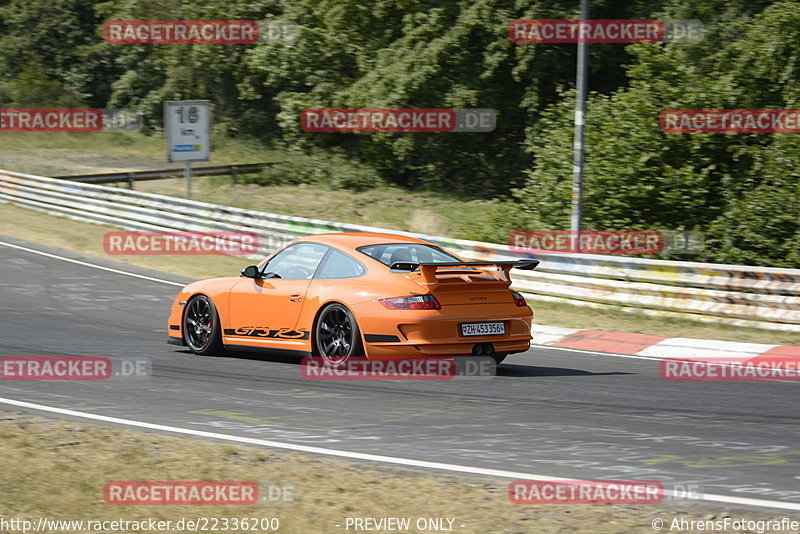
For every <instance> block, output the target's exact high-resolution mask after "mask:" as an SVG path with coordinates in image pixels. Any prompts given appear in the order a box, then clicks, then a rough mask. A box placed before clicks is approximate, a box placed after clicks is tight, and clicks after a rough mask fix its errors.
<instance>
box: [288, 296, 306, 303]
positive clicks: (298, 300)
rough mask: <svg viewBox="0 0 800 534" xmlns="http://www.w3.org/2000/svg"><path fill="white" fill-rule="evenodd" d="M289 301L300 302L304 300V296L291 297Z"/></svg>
mask: <svg viewBox="0 0 800 534" xmlns="http://www.w3.org/2000/svg"><path fill="white" fill-rule="evenodd" d="M289 300H290V301H291V302H300V301H301V300H303V295H289Z"/></svg>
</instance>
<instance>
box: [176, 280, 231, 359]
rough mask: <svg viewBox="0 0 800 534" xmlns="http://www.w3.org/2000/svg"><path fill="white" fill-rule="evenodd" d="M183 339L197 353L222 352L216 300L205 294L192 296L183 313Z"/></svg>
mask: <svg viewBox="0 0 800 534" xmlns="http://www.w3.org/2000/svg"><path fill="white" fill-rule="evenodd" d="M183 339H184V341H186V346H188V347H189V349H191V351H192V352H194V353H195V354H200V355H203V356H205V355H209V354H219V353H221V352H222V329H221V328H220V323H219V314H218V313H217V308H216V306H214V302H212V300H211V299H210V298H208V297H206V296H205V295H198V296H196V297H192V299H191V300H189V302H188V303H187V304H186V312H185V313H184V314H183Z"/></svg>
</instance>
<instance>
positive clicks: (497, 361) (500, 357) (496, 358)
mask: <svg viewBox="0 0 800 534" xmlns="http://www.w3.org/2000/svg"><path fill="white" fill-rule="evenodd" d="M506 356H508V354H492V358H494V363H495V364H497V365H500V364H501V363H503V360H505V359H506Z"/></svg>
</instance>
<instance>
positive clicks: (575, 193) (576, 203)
mask: <svg viewBox="0 0 800 534" xmlns="http://www.w3.org/2000/svg"><path fill="white" fill-rule="evenodd" d="M588 19H589V0H581V24H583V23H584V21H586V20H588ZM587 46H588V45H587V44H586V42H585V41H584V40H581V41H579V42H578V64H577V69H576V75H575V133H574V139H573V144H572V147H573V155H572V212H571V214H570V230H571V231H572V234H571V235H572V236H574V239H575V246H574V247H573V248H574V249H575V251H576V252H580V251H581V249H580V247H581V230H582V227H583V224H582V223H583V221H582V219H583V167H584V161H585V159H584V150H585V148H584V145H583V129H584V126H585V125H586V77H587V64H588V62H587V59H586V58H587V55H586V51H587V50H586V49H587Z"/></svg>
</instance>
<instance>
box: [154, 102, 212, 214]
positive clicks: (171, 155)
mask: <svg viewBox="0 0 800 534" xmlns="http://www.w3.org/2000/svg"><path fill="white" fill-rule="evenodd" d="M164 133H165V137H166V141H167V161H169V162H170V163H173V162H177V161H182V162H184V165H185V174H186V198H192V162H193V161H208V160H209V157H210V155H211V102H210V101H209V100H173V101H168V102H164Z"/></svg>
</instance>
